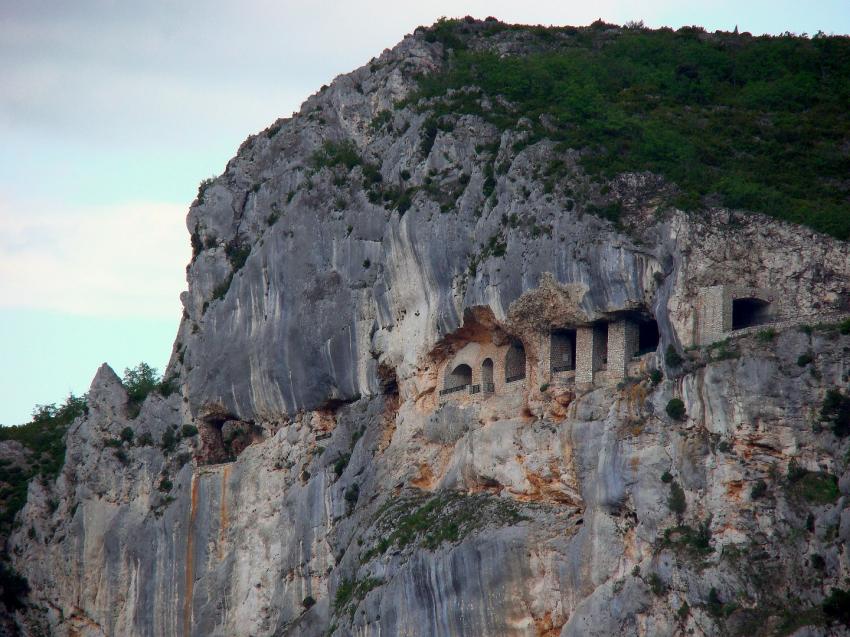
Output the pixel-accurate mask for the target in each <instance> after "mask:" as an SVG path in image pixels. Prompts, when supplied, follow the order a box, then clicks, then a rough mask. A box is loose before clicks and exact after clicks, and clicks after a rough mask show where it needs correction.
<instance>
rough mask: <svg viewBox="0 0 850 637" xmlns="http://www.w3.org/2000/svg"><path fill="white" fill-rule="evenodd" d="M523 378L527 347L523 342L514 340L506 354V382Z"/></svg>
mask: <svg viewBox="0 0 850 637" xmlns="http://www.w3.org/2000/svg"><path fill="white" fill-rule="evenodd" d="M523 378H525V349H524V348H523V346H522V343H520V342H518V341H514V342H513V343H511V346H510V347H509V348H508V353H507V354H506V355H505V382H506V383H512V382H514V381H515V380H522V379H523Z"/></svg>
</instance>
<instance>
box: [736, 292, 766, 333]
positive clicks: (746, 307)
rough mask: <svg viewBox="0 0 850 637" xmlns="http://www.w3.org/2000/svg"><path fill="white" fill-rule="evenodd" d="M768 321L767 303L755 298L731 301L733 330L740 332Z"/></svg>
mask: <svg viewBox="0 0 850 637" xmlns="http://www.w3.org/2000/svg"><path fill="white" fill-rule="evenodd" d="M770 321H771V316H770V303H768V302H767V301H763V300H762V299H755V298H744V299H733V300H732V329H733V330H740V329H743V328H745V327H750V326H751V325H761V324H763V323H769V322H770Z"/></svg>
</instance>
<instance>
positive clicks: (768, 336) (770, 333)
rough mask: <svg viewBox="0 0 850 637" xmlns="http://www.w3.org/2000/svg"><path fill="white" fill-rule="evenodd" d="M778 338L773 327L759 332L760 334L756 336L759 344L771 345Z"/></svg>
mask: <svg viewBox="0 0 850 637" xmlns="http://www.w3.org/2000/svg"><path fill="white" fill-rule="evenodd" d="M775 338H776V330H775V329H773V328H772V327H768V328H766V329H763V330H759V332H758V334H756V339H758V342H759V343H770V342H772V341H773V339H775Z"/></svg>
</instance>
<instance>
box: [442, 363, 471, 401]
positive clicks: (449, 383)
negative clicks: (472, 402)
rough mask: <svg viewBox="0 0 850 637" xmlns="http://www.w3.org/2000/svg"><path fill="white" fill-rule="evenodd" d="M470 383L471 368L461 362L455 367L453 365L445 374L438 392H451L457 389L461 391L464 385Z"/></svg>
mask: <svg viewBox="0 0 850 637" xmlns="http://www.w3.org/2000/svg"><path fill="white" fill-rule="evenodd" d="M471 384H472V368H471V367H470V366H469V365H467V364H465V363H461V364H460V365H458V366H457V367H455V368H454V369H453V370H452V371H451V373H449V374H446V378H445V380H444V382H443V390H442V391H441V392H440V394H441V395H443V394H451V393H454V392H457V391H461V390H462V389H464V388H465V387H468V386H469V385H471Z"/></svg>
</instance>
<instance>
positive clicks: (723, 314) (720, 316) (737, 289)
mask: <svg viewBox="0 0 850 637" xmlns="http://www.w3.org/2000/svg"><path fill="white" fill-rule="evenodd" d="M744 298H754V299H761V300H763V301H766V302H767V303H769V304H770V310H769V311H770V312H771V313H772V314H773V316H774V318H775V319H776V320H780V319H781V312H779V311H778V308H777V305H778V304H777V300H778V294H777V293H776V291H774V290H768V289H766V288H756V287H747V286H740V285H713V286H711V287H707V288H702V289H701V290H700V291H699V294H698V296H697V313H696V321H697V323H696V325H695V329H694V333H695V338H694V340H695V341H696V343H697V344H699V345H710V344H711V343H716V342H717V341H721V340H723V339H724V338H726V337H728V336H729V333H730V332H731V331H732V305H733V301H735V300H736V299H744Z"/></svg>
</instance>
